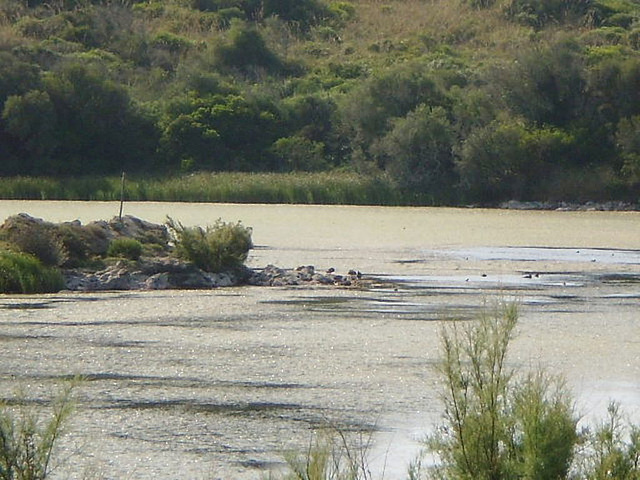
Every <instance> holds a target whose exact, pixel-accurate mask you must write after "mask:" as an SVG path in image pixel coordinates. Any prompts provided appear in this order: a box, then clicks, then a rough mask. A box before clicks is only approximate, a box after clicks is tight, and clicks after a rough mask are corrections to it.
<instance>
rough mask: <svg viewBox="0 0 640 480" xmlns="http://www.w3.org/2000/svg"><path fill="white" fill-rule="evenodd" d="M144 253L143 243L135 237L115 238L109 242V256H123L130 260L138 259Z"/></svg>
mask: <svg viewBox="0 0 640 480" xmlns="http://www.w3.org/2000/svg"><path fill="white" fill-rule="evenodd" d="M141 254H142V243H140V242H139V241H138V240H136V239H135V238H129V237H119V238H114V239H113V240H112V241H111V243H110V244H109V249H108V250H107V256H109V257H122V258H126V259H128V260H138V259H139V258H140V255H141Z"/></svg>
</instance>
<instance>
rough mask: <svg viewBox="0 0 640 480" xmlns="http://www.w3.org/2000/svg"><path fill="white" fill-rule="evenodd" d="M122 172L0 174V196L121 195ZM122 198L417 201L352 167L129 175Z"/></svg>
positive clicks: (365, 202) (109, 197)
mask: <svg viewBox="0 0 640 480" xmlns="http://www.w3.org/2000/svg"><path fill="white" fill-rule="evenodd" d="M120 185H121V179H120V177H116V176H114V177H106V178H95V177H83V178H65V179H52V178H41V177H12V178H7V177H5V178H0V199H3V200H96V201H116V200H120V188H121V187H120ZM124 198H125V200H128V201H164V202H212V203H287V204H329V205H342V204H344V205H402V204H407V203H412V204H414V203H416V198H415V196H412V197H411V198H408V197H405V196H404V195H403V194H402V192H400V191H399V190H398V189H397V188H396V187H395V186H394V184H393V183H392V181H391V180H389V179H388V178H386V177H384V176H370V175H361V174H356V173H351V172H318V173H194V174H189V175H183V176H175V177H163V178H149V177H144V178H143V177H131V178H127V179H126V182H125V196H124Z"/></svg>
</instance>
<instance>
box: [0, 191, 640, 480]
mask: <svg viewBox="0 0 640 480" xmlns="http://www.w3.org/2000/svg"><path fill="white" fill-rule="evenodd" d="M18 212H28V213H30V214H32V215H34V216H38V217H41V218H45V219H47V220H51V221H63V220H73V219H76V218H77V219H80V220H82V221H83V222H87V221H90V220H95V219H109V218H111V217H113V216H115V215H117V213H118V205H117V204H115V203H83V202H0V214H1V215H2V216H3V218H4V217H7V216H8V215H10V214H14V213H18ZM125 213H128V214H132V215H135V216H138V217H141V218H144V219H147V220H150V221H155V222H162V221H163V220H164V219H165V218H166V216H167V215H169V216H171V217H173V218H174V219H176V220H180V221H181V222H182V223H184V224H199V225H206V224H210V223H213V222H214V221H215V220H216V219H217V218H219V217H222V218H223V219H224V220H226V221H237V220H242V221H243V223H244V224H245V225H248V226H251V227H253V228H254V241H255V243H256V245H257V248H256V249H255V250H254V251H253V252H252V256H251V258H250V260H249V263H250V265H252V266H254V267H261V266H265V265H267V264H269V263H273V264H276V265H278V266H282V267H295V266H298V265H302V264H313V265H315V266H316V268H318V269H325V268H329V267H333V268H336V270H338V271H345V272H346V270H348V269H351V268H354V269H357V270H360V271H362V272H363V273H364V274H365V275H376V276H379V277H381V278H383V279H384V280H389V281H393V282H396V287H395V288H393V287H392V288H389V287H388V286H384V287H382V286H381V287H380V288H375V289H372V290H368V291H358V290H341V289H333V288H315V289H308V288H288V289H284V288H266V287H262V288H256V287H244V288H230V289H219V290H213V291H186V292H179V291H172V292H133V293H103V294H57V295H45V296H26V297H25V296H22V297H19V296H3V297H0V342H2V344H3V345H2V348H0V391H1V392H2V394H3V395H4V396H5V397H7V396H9V395H10V394H11V392H12V391H13V390H14V389H15V388H16V386H18V385H20V386H22V387H23V389H24V391H25V392H26V396H27V397H28V399H30V400H34V401H36V400H39V399H42V398H44V397H46V396H47V395H48V392H50V390H51V388H52V386H53V385H55V384H56V383H57V382H58V381H59V380H60V379H61V378H66V377H68V376H70V375H76V374H81V375H84V376H85V377H86V381H85V382H84V384H83V385H82V386H81V388H80V389H79V390H78V400H79V402H78V411H77V413H76V415H75V417H74V420H73V425H72V426H71V429H70V435H69V437H67V440H66V446H67V448H68V449H70V448H71V447H73V448H75V449H76V451H77V452H78V454H77V455H74V456H71V457H70V458H69V460H68V462H66V463H65V464H63V465H62V466H61V467H60V469H59V470H58V471H57V475H58V478H83V475H84V474H85V472H87V471H88V472H89V473H90V475H89V476H93V477H94V478H95V477H96V476H97V477H100V478H114V479H115V478H117V479H121V478H135V479H151V478H166V479H173V478H190V479H191V478H196V479H209V478H224V479H229V478H233V479H236V478H237V479H249V478H251V479H255V478H261V475H262V472H263V470H264V468H269V467H270V466H272V465H277V463H278V462H279V461H280V459H281V452H282V450H285V449H289V448H305V447H306V446H307V445H308V442H309V439H310V432H311V430H312V429H313V428H314V427H315V426H317V425H319V424H323V423H325V422H331V423H334V424H336V425H339V426H341V427H343V428H346V429H349V428H351V427H356V428H362V427H365V428H371V429H373V430H375V431H376V433H375V434H374V439H375V441H376V444H375V448H374V450H373V452H372V455H373V462H374V464H377V465H382V464H383V463H384V462H385V459H386V464H387V467H386V475H385V478H402V477H401V474H403V473H404V471H405V467H406V463H407V462H408V461H409V460H410V459H411V457H412V456H413V455H414V454H415V452H416V449H417V439H419V437H420V436H421V435H423V434H424V432H427V431H428V430H429V429H430V428H431V427H432V426H433V424H434V422H437V420H438V418H439V415H440V408H439V400H438V395H439V387H438V379H437V376H436V374H435V373H434V371H433V368H432V367H433V364H434V363H435V362H436V361H437V359H438V329H439V326H440V324H441V322H442V321H446V320H447V319H449V318H452V317H456V318H459V317H465V318H466V317H471V316H473V314H474V312H475V311H477V309H478V308H481V307H482V305H484V304H486V303H491V302H493V301H495V300H496V299H508V300H516V301H518V302H520V304H521V305H522V320H521V323H520V326H519V336H518V337H517V339H516V341H515V343H514V349H513V352H512V356H511V359H510V361H511V362H512V363H513V364H519V365H522V366H524V367H529V366H534V367H537V366H543V367H545V368H548V369H550V370H552V371H557V372H560V373H562V374H563V375H565V376H566V377H567V379H568V381H569V384H570V386H571V387H572V388H573V389H574V392H575V394H576V397H577V399H578V409H579V411H580V412H581V413H583V414H584V415H585V417H587V418H593V417H594V416H597V415H599V414H601V413H602V411H603V410H604V407H605V406H606V404H607V402H608V400H609V399H610V398H616V399H618V400H620V401H621V403H622V404H623V408H625V409H626V410H627V411H628V412H629V413H630V414H631V415H632V416H633V417H634V418H635V419H639V420H638V421H640V382H639V381H638V380H639V379H640V314H639V312H640V310H639V306H640V288H639V286H640V214H639V213H611V212H607V213H602V212H581V213H571V212H514V211H498V210H495V211H492V210H464V209H429V208H376V207H316V206H265V205H207V204H199V205H194V204H158V203H145V204H140V203H138V204H126V205H125ZM384 285H386V284H384ZM68 451H70V450H68Z"/></svg>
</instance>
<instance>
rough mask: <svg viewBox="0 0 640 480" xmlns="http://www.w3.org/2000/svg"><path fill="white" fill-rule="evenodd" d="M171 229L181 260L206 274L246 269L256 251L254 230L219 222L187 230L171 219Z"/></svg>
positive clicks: (169, 222) (169, 225)
mask: <svg viewBox="0 0 640 480" xmlns="http://www.w3.org/2000/svg"><path fill="white" fill-rule="evenodd" d="M167 226H168V227H169V229H170V230H171V231H172V232H173V234H174V235H175V240H176V252H177V254H178V256H180V257H181V258H183V259H185V260H188V261H190V262H192V263H193V264H195V265H196V266H197V267H198V268H201V269H202V270H204V271H206V272H214V273H216V272H221V271H224V270H229V269H236V268H239V267H241V266H242V264H243V263H244V262H245V261H246V259H247V256H248V255H249V250H250V249H251V248H253V243H252V241H251V228H249V227H245V226H243V225H242V224H241V223H240V222H238V223H226V222H223V221H222V220H220V219H218V220H217V221H216V223H215V224H214V225H213V226H207V228H206V229H203V228H201V227H185V226H183V225H182V224H181V223H180V222H176V221H174V220H173V219H171V218H168V219H167Z"/></svg>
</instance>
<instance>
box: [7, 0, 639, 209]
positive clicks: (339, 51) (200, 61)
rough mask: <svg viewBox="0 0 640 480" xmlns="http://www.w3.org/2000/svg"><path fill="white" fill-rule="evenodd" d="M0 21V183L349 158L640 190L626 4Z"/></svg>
mask: <svg viewBox="0 0 640 480" xmlns="http://www.w3.org/2000/svg"><path fill="white" fill-rule="evenodd" d="M0 19H1V20H3V21H2V22H0V33H2V36H0V38H2V41H1V42H0V114H1V119H0V155H2V158H3V162H2V165H0V175H3V176H33V175H48V176H57V177H59V176H78V175H81V174H82V175H86V174H89V175H117V174H119V173H120V172H121V171H123V170H126V171H127V172H131V173H136V172H141V173H144V174H146V175H148V174H149V173H154V174H157V175H160V176H163V175H164V176H166V175H175V174H178V173H192V172H195V171H206V172H233V171H249V172H265V171H272V172H278V171H288V170H302V171H305V170H330V169H333V168H336V167H337V168H340V169H341V170H351V171H355V172H362V173H374V174H375V175H377V176H386V177H388V178H389V179H390V180H391V181H392V182H393V183H394V184H395V185H396V186H397V188H401V189H404V190H406V191H407V192H408V193H409V194H410V195H411V196H412V198H413V201H414V202H416V203H432V204H443V203H447V204H456V203H462V202H465V203H468V202H471V203H475V202H482V203H496V202H500V201H503V200H509V199H512V198H515V199H521V200H524V199H529V200H551V199H556V200H557V199H561V200H567V201H571V200H573V201H576V200H584V198H582V196H584V195H589V196H591V197H594V198H588V199H591V200H612V199H613V200H626V201H635V200H637V198H638V194H639V192H640V182H639V181H638V174H637V170H638V167H637V161H636V154H635V153H634V150H633V147H630V145H631V144H632V143H633V142H631V143H629V138H631V137H632V136H633V135H632V133H630V128H629V125H633V122H632V121H631V120H630V119H633V118H634V117H636V116H638V115H640V107H639V106H638V105H640V97H638V95H639V94H638V92H640V83H639V82H640V80H639V79H640V40H639V39H640V27H638V25H639V22H640V6H639V5H638V3H637V2H635V1H632V0H615V1H613V0H545V1H540V2H530V1H526V0H510V1H507V2H494V1H468V0H453V1H449V0H434V1H433V2H427V3H425V4H422V3H420V4H416V3H415V2H412V1H410V0H406V1H404V2H395V3H394V4H393V6H391V5H380V4H379V2H373V1H372V0H353V1H351V2H329V1H323V0H305V1H296V2H291V1H283V0H269V1H262V2H256V1H254V0H225V1H221V0H193V1H188V2H184V1H179V0H169V1H166V2H159V1H151V2H133V3H127V2H101V1H100V2H57V3H56V7H55V8H48V7H46V5H45V3H43V2H27V3H24V2H17V1H9V2H5V3H3V4H2V6H0ZM429 112H431V113H429ZM436 112H437V113H436ZM629 122H631V123H629ZM498 126H499V128H498ZM518 131H520V133H517V132H518ZM506 132H511V133H509V135H507V134H506ZM503 134H504V135H503ZM421 135H425V137H424V138H425V141H424V142H422V141H421V138H422V137H421ZM532 136H533V137H535V136H537V137H538V140H532V139H531V138H530V137H532ZM524 137H526V138H524ZM542 137H545V138H542ZM523 138H524V140H523ZM485 141H486V142H488V144H487V145H483V142H485ZM509 142H511V143H509ZM536 142H537V144H536ZM496 143H497V144H496ZM531 143H533V144H536V145H537V146H536V145H534V150H536V152H537V153H535V152H534V153H533V154H528V155H525V156H524V157H522V156H521V155H520V154H519V153H518V152H522V150H523V148H524V149H526V148H528V146H529V144H531ZM485 147H486V148H485ZM483 150H484V151H485V153H484V154H483V153H482V151H483ZM474 152H475V153H474ZM503 153H504V154H505V155H506V157H505V158H502V157H501V158H484V159H481V157H482V156H483V155H484V156H485V157H489V156H496V155H498V156H501V155H502V154H503ZM480 165H485V166H487V168H485V167H482V168H480ZM489 165H493V166H494V167H496V168H499V170H500V171H499V172H496V171H495V170H492V168H493V167H488V166H489ZM541 167H542V168H545V169H547V170H546V172H547V174H546V177H545V182H544V184H543V185H542V184H540V182H539V180H540V176H539V175H538V173H536V172H539V171H540V168H541ZM547 167H551V168H547ZM408 172H414V173H415V175H413V174H411V175H409V174H408ZM576 178H580V180H579V181H578V182H576V181H575V179H576ZM572 179H573V180H572ZM583 179H589V182H588V183H589V185H591V187H590V189H589V192H588V193H587V192H581V191H580V190H579V189H576V188H568V186H569V185H570V184H571V183H574V184H575V183H582V180H583ZM93 195H94V196H98V194H97V193H94V194H93Z"/></svg>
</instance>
